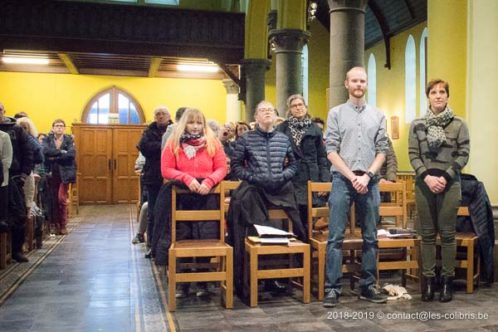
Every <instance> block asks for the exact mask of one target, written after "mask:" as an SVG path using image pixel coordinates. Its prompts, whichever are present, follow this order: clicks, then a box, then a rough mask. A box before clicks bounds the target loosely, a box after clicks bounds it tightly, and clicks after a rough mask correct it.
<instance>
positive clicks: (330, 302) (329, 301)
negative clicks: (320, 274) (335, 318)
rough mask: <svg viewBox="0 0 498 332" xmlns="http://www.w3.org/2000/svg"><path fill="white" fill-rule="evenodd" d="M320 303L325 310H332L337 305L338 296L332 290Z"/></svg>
mask: <svg viewBox="0 0 498 332" xmlns="http://www.w3.org/2000/svg"><path fill="white" fill-rule="evenodd" d="M322 303H323V306H324V307H325V308H333V307H335V306H336V305H338V304H339V296H338V295H337V293H336V292H335V291H334V290H331V291H329V292H328V293H327V295H325V298H324V299H323V302H322Z"/></svg>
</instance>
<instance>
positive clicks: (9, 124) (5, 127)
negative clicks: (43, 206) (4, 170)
mask: <svg viewBox="0 0 498 332" xmlns="http://www.w3.org/2000/svg"><path fill="white" fill-rule="evenodd" d="M0 130H1V131H3V132H6V133H7V134H9V136H10V142H11V143H12V165H11V166H10V168H9V174H10V176H11V177H12V176H14V175H20V174H21V173H24V174H26V175H28V174H30V173H31V171H32V170H33V168H34V162H33V149H32V147H31V144H30V142H29V137H28V134H27V133H26V132H25V131H24V129H22V128H21V127H20V126H18V125H16V121H15V119H13V118H10V117H4V122H2V123H0Z"/></svg>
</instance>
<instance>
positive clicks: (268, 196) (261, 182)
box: [228, 101, 306, 297]
mask: <svg viewBox="0 0 498 332" xmlns="http://www.w3.org/2000/svg"><path fill="white" fill-rule="evenodd" d="M275 118H276V113H275V111H274V108H273V105H272V104H271V103H270V102H267V101H262V102H260V103H259V104H258V105H257V106H256V112H255V119H256V123H257V124H256V128H255V130H253V131H248V132H245V133H244V134H243V135H242V136H241V137H240V138H239V139H238V140H237V144H236V145H235V150H234V153H233V156H232V159H231V165H230V166H231V172H232V173H233V175H234V176H235V177H236V178H238V179H240V180H242V181H243V182H242V184H241V185H240V186H239V188H238V189H236V190H234V192H233V196H232V200H231V201H230V209H229V210H230V211H229V220H228V223H229V227H228V228H229V230H230V232H231V234H230V239H231V240H230V241H231V243H232V245H233V246H234V262H235V264H234V265H237V266H236V268H235V269H234V276H235V284H236V289H237V293H238V294H239V296H241V297H244V294H243V287H242V286H241V284H240V282H241V280H242V279H241V275H242V269H241V267H242V265H243V264H242V261H243V237H244V236H245V235H246V231H253V229H254V228H253V227H252V225H254V224H259V225H265V224H267V223H268V220H267V217H268V211H267V207H268V206H276V207H278V208H282V209H283V210H284V211H285V213H286V214H287V215H288V216H289V219H290V220H291V222H292V225H293V231H294V233H295V234H296V236H297V237H298V238H299V239H300V240H303V241H306V231H305V230H304V226H303V223H302V221H301V218H300V216H299V211H298V209H297V202H296V197H295V195H294V188H293V185H292V181H291V179H292V178H293V177H294V175H295V174H296V171H297V169H298V164H297V161H296V158H295V156H294V153H293V152H292V146H291V142H290V140H289V138H288V137H287V136H286V135H284V134H282V133H281V132H278V131H276V130H275V128H274V123H275ZM242 191H243V192H244V193H245V194H242V193H241V192H242ZM236 197H240V199H234V198H236ZM256 202H260V204H256ZM245 205H248V206H251V214H250V215H248V214H244V213H241V211H240V210H241V207H242V206H245ZM242 209H243V208H242ZM236 210H237V211H236ZM230 216H238V217H235V218H231V217H230ZM239 217H240V218H239ZM265 289H267V290H269V291H276V292H281V291H285V290H286V287H285V286H284V285H282V284H280V283H279V282H278V281H276V280H267V281H266V282H265Z"/></svg>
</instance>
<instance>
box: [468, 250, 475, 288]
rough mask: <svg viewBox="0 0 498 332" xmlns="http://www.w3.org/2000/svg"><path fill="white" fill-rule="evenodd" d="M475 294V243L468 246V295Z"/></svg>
mask: <svg viewBox="0 0 498 332" xmlns="http://www.w3.org/2000/svg"><path fill="white" fill-rule="evenodd" d="M473 292H474V243H471V244H469V245H468V246H467V293H468V294H471V293H473Z"/></svg>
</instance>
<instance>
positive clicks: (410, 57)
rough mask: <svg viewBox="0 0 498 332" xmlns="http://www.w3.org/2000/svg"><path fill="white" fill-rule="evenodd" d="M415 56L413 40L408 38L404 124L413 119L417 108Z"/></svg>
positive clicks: (410, 37) (411, 37) (410, 36)
mask: <svg viewBox="0 0 498 332" xmlns="http://www.w3.org/2000/svg"><path fill="white" fill-rule="evenodd" d="M416 57H417V55H416V52H415V39H413V36H412V35H409V36H408V40H407V41H406V48H405V122H407V123H410V122H412V120H414V119H415V115H416V107H417V62H416V61H417V59H416Z"/></svg>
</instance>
